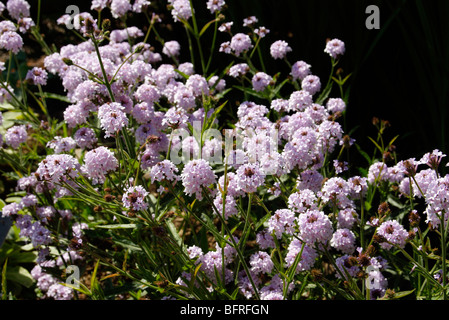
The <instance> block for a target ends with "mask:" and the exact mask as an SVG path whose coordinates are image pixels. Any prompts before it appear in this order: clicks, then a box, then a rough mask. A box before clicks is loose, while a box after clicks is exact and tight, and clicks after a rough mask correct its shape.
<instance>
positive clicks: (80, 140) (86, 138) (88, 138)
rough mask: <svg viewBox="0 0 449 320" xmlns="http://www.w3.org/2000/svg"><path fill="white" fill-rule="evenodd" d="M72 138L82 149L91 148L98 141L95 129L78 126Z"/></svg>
mask: <svg viewBox="0 0 449 320" xmlns="http://www.w3.org/2000/svg"><path fill="white" fill-rule="evenodd" d="M74 140H75V142H76V144H77V145H78V147H80V148H82V149H85V148H87V149H92V148H93V147H94V145H95V144H96V143H97V141H98V140H97V136H96V135H95V131H94V130H93V129H91V128H87V127H82V128H79V129H78V130H77V131H76V132H75V135H74Z"/></svg>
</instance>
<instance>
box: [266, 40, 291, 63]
mask: <svg viewBox="0 0 449 320" xmlns="http://www.w3.org/2000/svg"><path fill="white" fill-rule="evenodd" d="M290 51H292V48H290V47H289V45H288V43H287V42H285V41H284V40H278V41H275V42H274V43H273V44H272V45H271V47H270V54H271V56H272V57H273V58H274V59H284V58H285V57H286V56H287V53H288V52H290Z"/></svg>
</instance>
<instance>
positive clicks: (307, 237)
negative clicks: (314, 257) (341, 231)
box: [297, 210, 333, 247]
mask: <svg viewBox="0 0 449 320" xmlns="http://www.w3.org/2000/svg"><path fill="white" fill-rule="evenodd" d="M297 223H298V229H299V235H300V237H301V239H302V240H303V241H304V242H306V244H308V245H310V246H311V247H314V246H315V245H318V244H322V245H326V244H327V243H328V242H329V241H330V240H331V238H332V235H333V228H332V223H331V221H330V219H329V217H328V216H327V215H326V214H325V213H324V212H322V211H319V210H309V211H307V212H306V213H303V214H300V215H299V217H298V219H297Z"/></svg>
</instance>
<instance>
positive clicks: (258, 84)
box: [251, 72, 273, 92]
mask: <svg viewBox="0 0 449 320" xmlns="http://www.w3.org/2000/svg"><path fill="white" fill-rule="evenodd" d="M271 81H273V78H272V77H271V76H270V75H268V74H266V73H265V72H257V73H256V74H255V75H254V76H253V78H252V79H251V82H252V84H253V89H254V90H255V91H257V92H260V91H264V90H265V89H266V88H267V87H268V85H269V84H270V83H271Z"/></svg>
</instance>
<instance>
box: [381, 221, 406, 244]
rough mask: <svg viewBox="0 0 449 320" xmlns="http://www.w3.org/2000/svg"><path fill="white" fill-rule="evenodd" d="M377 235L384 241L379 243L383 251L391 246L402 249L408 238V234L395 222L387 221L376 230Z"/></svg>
mask: <svg viewBox="0 0 449 320" xmlns="http://www.w3.org/2000/svg"><path fill="white" fill-rule="evenodd" d="M377 235H379V236H381V237H382V238H383V239H385V241H382V242H381V243H380V246H381V247H382V248H383V249H387V250H388V249H391V248H392V247H393V245H397V246H399V247H400V248H404V247H405V244H406V240H407V237H408V232H407V231H406V230H405V228H404V227H403V226H402V225H401V224H400V223H399V222H397V221H396V220H389V221H385V222H383V223H382V224H381V225H380V227H379V228H377Z"/></svg>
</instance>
